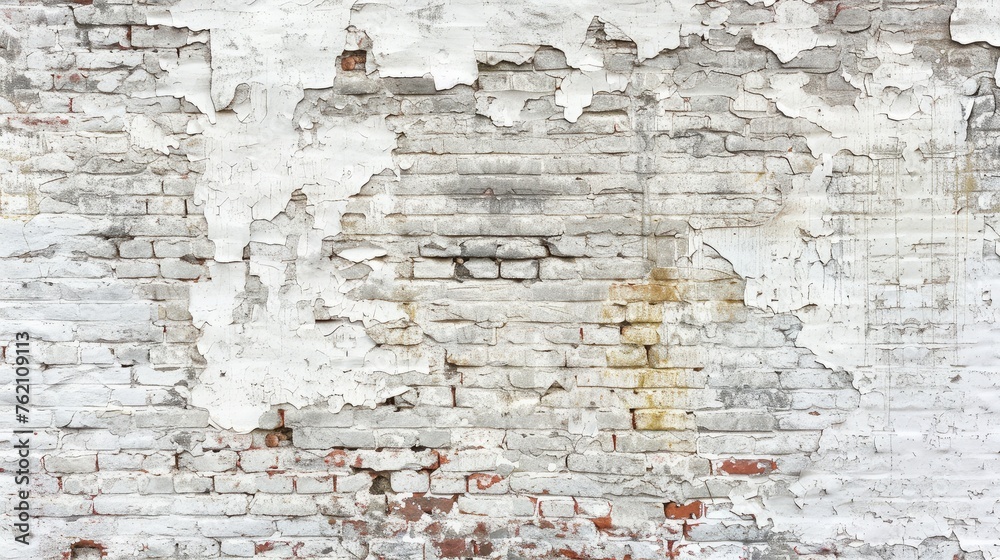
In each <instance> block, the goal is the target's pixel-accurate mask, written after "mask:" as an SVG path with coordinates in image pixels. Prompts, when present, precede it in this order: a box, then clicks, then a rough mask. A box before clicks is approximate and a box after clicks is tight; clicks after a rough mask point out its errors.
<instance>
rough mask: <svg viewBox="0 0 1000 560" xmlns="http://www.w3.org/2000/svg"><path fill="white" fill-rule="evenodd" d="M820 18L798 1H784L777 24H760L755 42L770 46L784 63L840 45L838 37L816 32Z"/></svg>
mask: <svg viewBox="0 0 1000 560" xmlns="http://www.w3.org/2000/svg"><path fill="white" fill-rule="evenodd" d="M818 23H819V15H817V14H816V12H815V11H814V10H813V8H812V7H811V6H810V5H809V4H807V3H805V2H799V1H798V0H783V1H782V2H781V3H780V4H778V7H777V9H776V10H775V15H774V23H768V24H764V25H761V26H760V27H758V28H757V29H755V30H754V32H753V41H754V43H757V44H758V45H760V46H762V47H767V48H768V49H770V50H771V52H773V53H774V54H775V55H777V56H778V60H780V61H781V62H789V61H791V60H792V59H794V58H795V57H796V56H798V55H799V53H801V52H802V51H806V50H809V49H814V48H816V47H831V46H833V45H836V44H837V40H836V38H835V37H830V36H824V35H822V34H819V33H816V32H815V31H814V30H813V28H814V27H815V26H816V25H817V24H818Z"/></svg>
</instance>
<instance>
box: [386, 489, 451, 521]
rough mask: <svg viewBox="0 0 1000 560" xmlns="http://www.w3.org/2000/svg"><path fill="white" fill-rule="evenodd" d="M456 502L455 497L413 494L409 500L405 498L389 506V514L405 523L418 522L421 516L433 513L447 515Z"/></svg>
mask: <svg viewBox="0 0 1000 560" xmlns="http://www.w3.org/2000/svg"><path fill="white" fill-rule="evenodd" d="M457 500H458V497H457V496H450V497H425V496H424V495H423V494H414V495H413V497H411V498H406V499H404V500H403V501H402V502H394V503H391V504H389V513H390V514H393V515H398V516H400V517H402V518H403V519H405V520H407V521H418V520H419V519H420V518H421V517H422V516H423V514H425V513H426V514H428V515H434V514H435V513H449V512H451V508H452V507H453V506H454V505H455V502H456V501H457Z"/></svg>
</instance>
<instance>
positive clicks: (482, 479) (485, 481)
mask: <svg viewBox="0 0 1000 560" xmlns="http://www.w3.org/2000/svg"><path fill="white" fill-rule="evenodd" d="M468 480H469V485H470V487H471V485H472V484H473V483H475V485H476V488H477V489H478V490H486V489H488V488H489V487H491V486H493V485H494V484H497V483H498V482H500V481H502V480H503V477H502V476H500V475H498V474H487V473H474V474H470V475H469V479H468Z"/></svg>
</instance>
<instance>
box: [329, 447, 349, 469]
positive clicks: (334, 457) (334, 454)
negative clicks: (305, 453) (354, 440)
mask: <svg viewBox="0 0 1000 560" xmlns="http://www.w3.org/2000/svg"><path fill="white" fill-rule="evenodd" d="M323 461H324V462H326V464H328V465H333V466H335V467H343V466H344V465H346V464H347V452H346V451H344V450H343V449H334V450H333V451H331V452H329V453H327V455H326V458H325V459H323Z"/></svg>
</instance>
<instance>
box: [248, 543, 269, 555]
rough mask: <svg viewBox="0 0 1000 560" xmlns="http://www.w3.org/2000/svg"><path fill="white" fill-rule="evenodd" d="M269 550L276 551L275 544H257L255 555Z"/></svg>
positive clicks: (254, 548)
mask: <svg viewBox="0 0 1000 560" xmlns="http://www.w3.org/2000/svg"><path fill="white" fill-rule="evenodd" d="M269 550H274V543H272V542H271V541H264V542H262V543H257V544H255V545H254V547H253V551H254V553H255V554H260V553H261V552H267V551H269Z"/></svg>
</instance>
